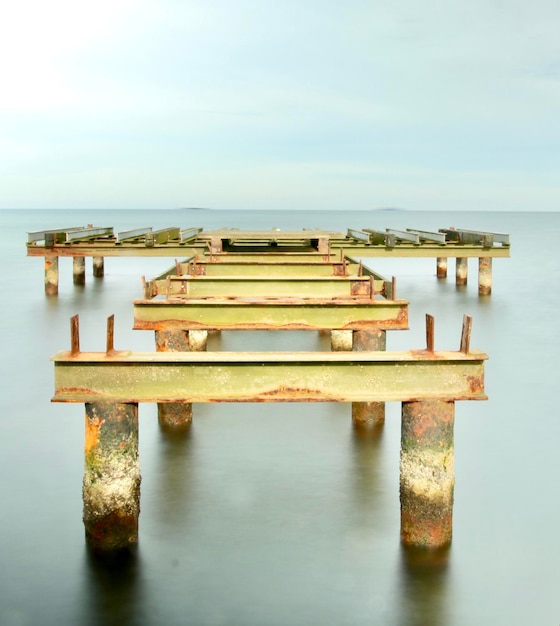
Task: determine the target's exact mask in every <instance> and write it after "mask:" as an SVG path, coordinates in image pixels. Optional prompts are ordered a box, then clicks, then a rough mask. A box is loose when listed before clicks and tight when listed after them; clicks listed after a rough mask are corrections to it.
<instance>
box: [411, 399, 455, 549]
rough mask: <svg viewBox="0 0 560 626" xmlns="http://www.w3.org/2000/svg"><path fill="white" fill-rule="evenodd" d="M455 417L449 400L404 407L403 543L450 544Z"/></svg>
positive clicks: (434, 545) (427, 401)
mask: <svg viewBox="0 0 560 626" xmlns="http://www.w3.org/2000/svg"><path fill="white" fill-rule="evenodd" d="M454 418H455V403H454V402H452V401H451V402H446V401H443V400H422V401H417V402H403V404H402V426H401V459H400V492H401V539H402V542H403V543H404V544H406V545H414V546H421V547H425V548H437V547H441V546H445V545H448V544H449V543H450V542H451V533H452V520H453V487H454V484H455V470H454V452H453V425H454Z"/></svg>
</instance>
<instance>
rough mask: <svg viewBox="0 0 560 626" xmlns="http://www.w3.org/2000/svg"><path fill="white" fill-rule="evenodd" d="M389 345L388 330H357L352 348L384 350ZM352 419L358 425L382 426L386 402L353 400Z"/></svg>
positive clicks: (356, 349) (357, 349)
mask: <svg viewBox="0 0 560 626" xmlns="http://www.w3.org/2000/svg"><path fill="white" fill-rule="evenodd" d="M386 347H387V331H385V330H355V331H354V332H353V337H352V350H355V351H370V350H371V351H383V350H385V349H386ZM352 421H353V423H354V424H355V425H356V426H368V427H370V428H376V427H381V426H382V425H383V424H384V423H385V403H384V402H352Z"/></svg>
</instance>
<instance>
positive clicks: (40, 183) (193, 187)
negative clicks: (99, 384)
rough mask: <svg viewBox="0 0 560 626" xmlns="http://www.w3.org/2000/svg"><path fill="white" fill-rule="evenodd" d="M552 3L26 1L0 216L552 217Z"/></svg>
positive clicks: (6, 106) (5, 120) (556, 64)
mask: <svg viewBox="0 0 560 626" xmlns="http://www.w3.org/2000/svg"><path fill="white" fill-rule="evenodd" d="M559 25H560V3H558V1H557V0H533V1H531V2H527V1H526V0H524V1H523V2H521V1H519V0H507V1H506V0H469V1H468V2H466V1H465V0H424V2H418V1H417V0H400V2H395V1H394V0H392V1H385V0H367V1H366V0H345V1H344V2H341V1H340V0H336V1H334V0H321V1H318V0H204V1H198V0H96V2H91V3H79V2H76V1H75V0H49V2H44V0H18V2H10V3H8V2H5V3H3V5H2V8H1V9H0V76H1V78H2V82H1V92H0V93H1V96H0V208H88V209H94V208H104V209H107V208H122V209H134V208H138V209H154V208H166V209H169V208H176V207H177V208H178V207H211V208H216V209H270V210H275V209H281V210H284V209H293V210H321V209H322V210H345V209H347V210H369V209H376V208H387V207H398V208H405V209H409V210H463V211H464V210H473V211H493V210H495V211H502V210H523V211H533V210H540V211H555V210H559V208H560V185H559V183H560V181H559V177H558V170H559V165H560V35H559Z"/></svg>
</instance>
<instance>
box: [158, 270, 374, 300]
mask: <svg viewBox="0 0 560 626" xmlns="http://www.w3.org/2000/svg"><path fill="white" fill-rule="evenodd" d="M372 283H373V284H372ZM379 287H380V288H381V287H382V283H381V281H380V285H379ZM374 289H375V281H374V280H373V279H372V277H369V276H350V277H344V276H318V277H309V276H289V277H282V276H266V277H264V276H247V277H238V276H188V275H185V276H168V277H167V279H166V284H165V286H164V285H163V284H162V283H161V282H158V283H157V293H158V294H162V293H163V294H165V295H166V296H168V297H171V296H182V295H184V296H188V297H192V298H204V297H233V298H236V297H261V298H262V297H268V298H278V297H284V298H285V297H295V298H337V297H350V296H362V297H368V298H373V296H374ZM163 290H164V291H163Z"/></svg>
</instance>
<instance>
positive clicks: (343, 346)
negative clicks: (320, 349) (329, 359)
mask: <svg viewBox="0 0 560 626" xmlns="http://www.w3.org/2000/svg"><path fill="white" fill-rule="evenodd" d="M351 350H352V331H351V330H331V352H350V351H351Z"/></svg>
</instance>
